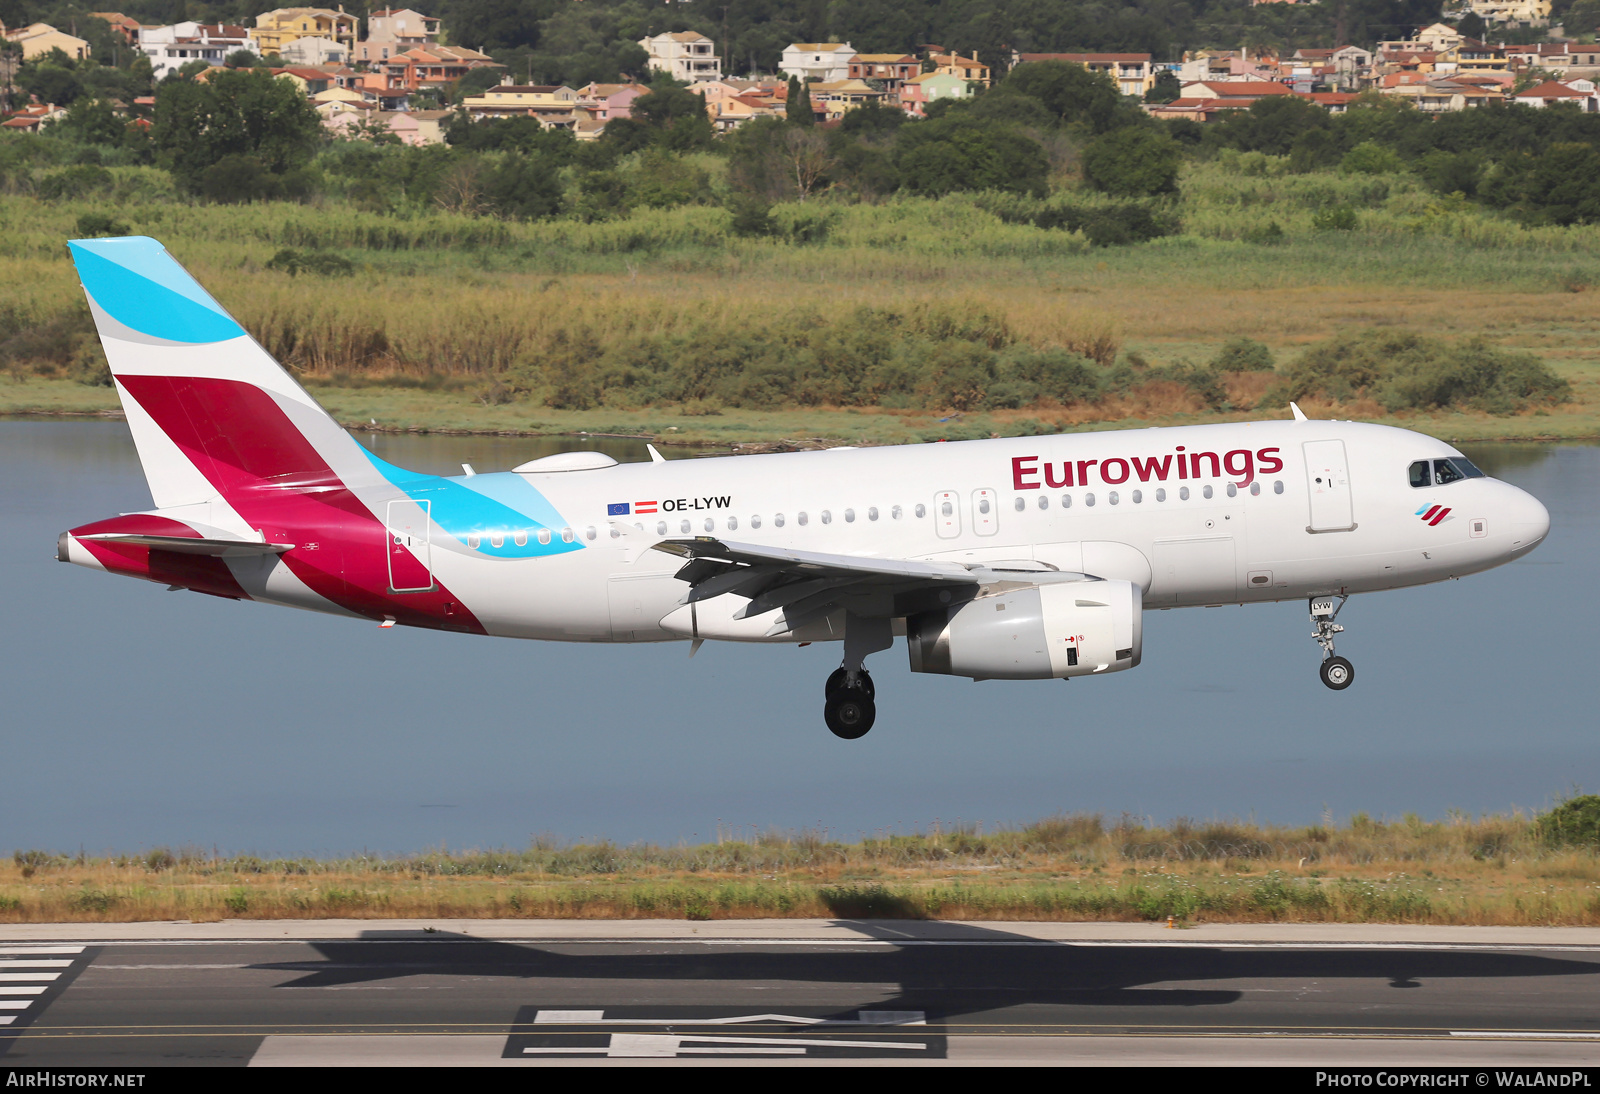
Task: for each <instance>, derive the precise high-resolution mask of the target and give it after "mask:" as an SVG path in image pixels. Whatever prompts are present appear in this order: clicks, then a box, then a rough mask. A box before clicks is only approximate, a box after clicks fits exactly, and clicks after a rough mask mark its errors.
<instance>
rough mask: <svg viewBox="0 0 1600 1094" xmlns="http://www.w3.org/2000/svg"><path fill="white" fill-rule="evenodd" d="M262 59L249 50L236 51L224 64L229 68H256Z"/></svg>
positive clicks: (229, 55)
mask: <svg viewBox="0 0 1600 1094" xmlns="http://www.w3.org/2000/svg"><path fill="white" fill-rule="evenodd" d="M260 59H261V58H259V57H257V56H256V55H255V54H254V53H251V52H250V51H249V50H248V49H236V50H234V51H233V52H232V53H230V54H228V56H227V59H226V60H224V61H223V62H222V63H223V64H224V65H226V66H228V67H229V68H255V67H256V62H257V61H259V60H260Z"/></svg>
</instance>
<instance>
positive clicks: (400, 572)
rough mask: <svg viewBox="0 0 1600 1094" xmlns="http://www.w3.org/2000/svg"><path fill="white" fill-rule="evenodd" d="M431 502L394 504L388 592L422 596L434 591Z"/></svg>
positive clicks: (390, 523) (388, 539) (387, 524)
mask: <svg viewBox="0 0 1600 1094" xmlns="http://www.w3.org/2000/svg"><path fill="white" fill-rule="evenodd" d="M432 505H433V503H432V502H429V501H411V500H409V499H407V500H405V501H391V502H390V503H389V510H388V520H387V521H386V522H385V530H386V532H387V533H388V534H387V535H386V536H385V537H384V544H385V546H386V548H387V550H388V553H389V591H390V592H392V593H420V592H426V591H427V590H429V589H431V588H433V557H432V551H431V549H430V546H431V545H430V533H429V531H428V517H429V514H430V511H431V509H432Z"/></svg>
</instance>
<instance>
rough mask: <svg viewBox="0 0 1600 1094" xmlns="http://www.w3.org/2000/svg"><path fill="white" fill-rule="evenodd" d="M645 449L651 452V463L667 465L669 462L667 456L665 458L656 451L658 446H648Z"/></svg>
mask: <svg viewBox="0 0 1600 1094" xmlns="http://www.w3.org/2000/svg"><path fill="white" fill-rule="evenodd" d="M645 447H646V448H648V449H649V450H650V462H651V463H666V462H667V458H666V457H665V456H663V455H662V454H661V453H659V452H657V451H656V446H655V445H653V444H646V445H645Z"/></svg>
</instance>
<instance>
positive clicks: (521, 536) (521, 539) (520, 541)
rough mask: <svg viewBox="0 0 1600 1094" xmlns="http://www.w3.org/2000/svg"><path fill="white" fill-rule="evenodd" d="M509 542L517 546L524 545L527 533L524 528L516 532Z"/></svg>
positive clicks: (525, 544)
mask: <svg viewBox="0 0 1600 1094" xmlns="http://www.w3.org/2000/svg"><path fill="white" fill-rule="evenodd" d="M511 542H513V543H515V544H516V545H517V546H518V547H526V546H527V545H528V533H527V532H526V531H525V530H524V531H521V532H518V533H517V534H516V535H514V536H512V537H511Z"/></svg>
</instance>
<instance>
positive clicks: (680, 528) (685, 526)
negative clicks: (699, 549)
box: [678, 521, 693, 536]
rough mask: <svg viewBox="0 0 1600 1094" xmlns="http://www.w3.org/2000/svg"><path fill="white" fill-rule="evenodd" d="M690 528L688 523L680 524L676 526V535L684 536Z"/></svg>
mask: <svg viewBox="0 0 1600 1094" xmlns="http://www.w3.org/2000/svg"><path fill="white" fill-rule="evenodd" d="M691 527H693V526H692V525H690V523H689V522H688V521H684V522H683V523H682V524H680V525H678V534H679V535H684V536H686V535H688V534H689V530H690V528H691Z"/></svg>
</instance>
